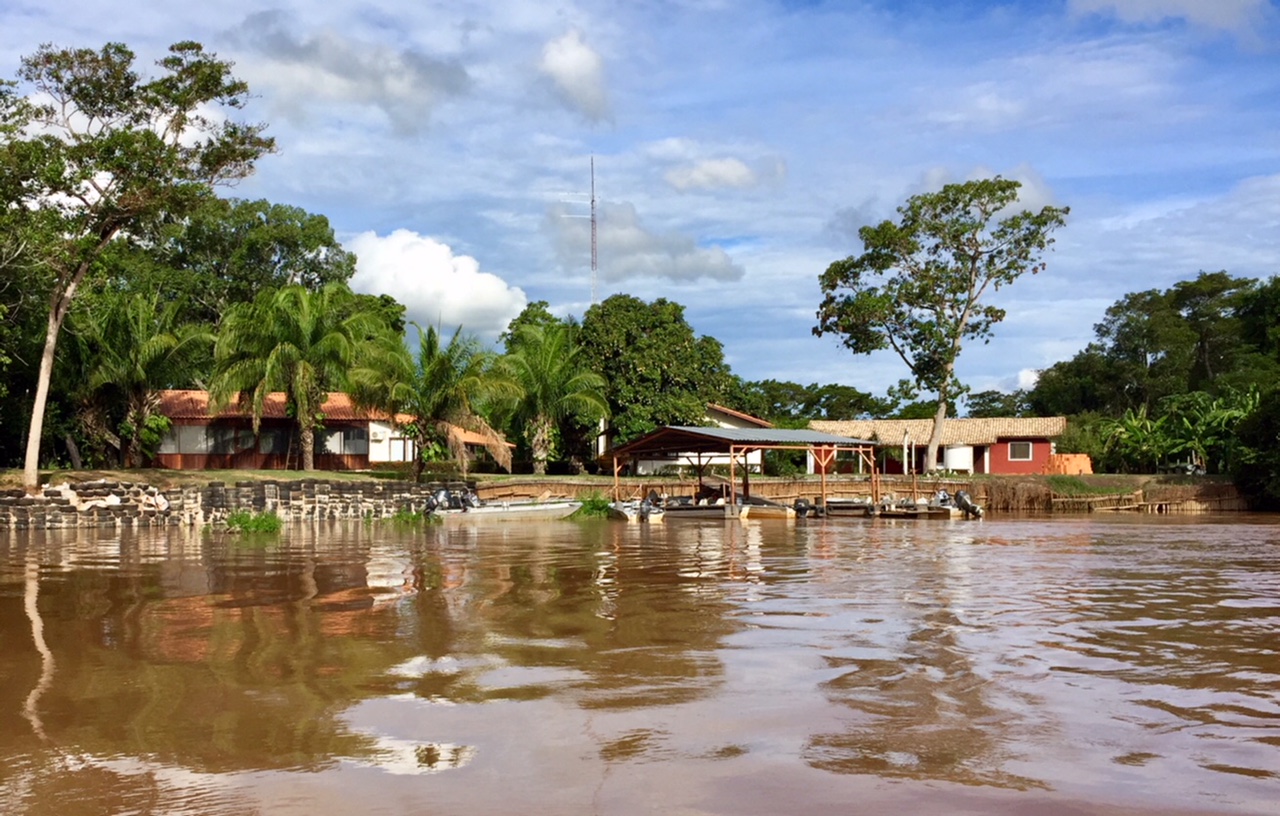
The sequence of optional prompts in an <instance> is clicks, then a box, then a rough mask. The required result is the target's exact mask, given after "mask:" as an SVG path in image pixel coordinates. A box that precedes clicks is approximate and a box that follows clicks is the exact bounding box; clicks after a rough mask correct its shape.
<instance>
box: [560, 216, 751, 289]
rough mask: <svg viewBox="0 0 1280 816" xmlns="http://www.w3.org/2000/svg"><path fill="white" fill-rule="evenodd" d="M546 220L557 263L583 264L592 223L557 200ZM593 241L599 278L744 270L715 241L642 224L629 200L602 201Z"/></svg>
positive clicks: (681, 278) (720, 274)
mask: <svg viewBox="0 0 1280 816" xmlns="http://www.w3.org/2000/svg"><path fill="white" fill-rule="evenodd" d="M547 224H548V227H549V231H550V232H551V235H552V240H553V242H554V244H555V248H556V255H557V258H558V260H559V262H560V265H561V266H562V267H563V268H565V269H567V270H573V269H581V268H583V267H584V266H587V264H588V259H589V258H590V253H591V222H590V221H589V220H588V219H586V218H582V217H579V216H577V215H576V214H572V213H570V212H569V211H568V208H567V207H566V206H564V205H557V206H555V207H553V208H552V209H551V211H550V212H549V213H548V218H547ZM596 244H597V250H598V252H597V255H598V258H599V263H598V267H599V271H598V274H599V280H600V281H601V282H602V283H625V282H628V281H633V282H634V281H640V280H645V279H655V278H661V279H666V280H670V281H675V282H682V283H692V282H694V281H699V280H716V281H735V280H740V279H741V278H742V276H743V274H744V270H743V268H742V267H741V266H739V265H738V264H736V263H734V261H733V259H732V258H730V257H729V254H728V253H726V252H725V251H724V250H723V249H721V248H720V247H718V246H699V245H698V243H697V241H695V240H694V239H693V237H692V236H689V235H684V234H681V233H677V232H669V231H668V232H662V231H658V230H654V229H651V228H650V227H648V226H646V225H645V224H644V222H643V221H642V220H641V218H640V214H639V213H638V212H637V211H636V208H635V206H634V205H633V204H630V203H627V202H621V203H602V204H601V205H600V207H599V212H598V218H597V230H596Z"/></svg>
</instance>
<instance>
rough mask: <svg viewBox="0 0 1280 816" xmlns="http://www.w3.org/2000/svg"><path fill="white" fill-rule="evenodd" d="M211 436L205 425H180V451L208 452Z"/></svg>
mask: <svg viewBox="0 0 1280 816" xmlns="http://www.w3.org/2000/svg"><path fill="white" fill-rule="evenodd" d="M208 452H209V436H208V434H206V433H205V426H204V425H179V426H178V453H208Z"/></svg>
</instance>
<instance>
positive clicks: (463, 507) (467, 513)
mask: <svg viewBox="0 0 1280 816" xmlns="http://www.w3.org/2000/svg"><path fill="white" fill-rule="evenodd" d="M581 506H582V502H580V501H577V500H574V499H551V500H548V501H539V500H534V499H517V500H515V501H500V502H486V501H482V500H481V499H480V497H478V496H477V495H476V494H475V493H474V492H472V491H470V490H467V491H451V490H448V489H443V488H442V489H441V490H438V491H436V493H435V495H433V496H432V497H431V501H430V502H429V503H428V506H427V511H428V512H429V513H430V514H431V515H433V516H436V517H438V518H440V519H442V520H444V521H446V522H450V521H451V522H459V523H475V522H485V521H553V520H556V519H563V518H568V517H569V516H571V515H573V514H574V513H575V512H576V511H577V510H578V508H579V507H581Z"/></svg>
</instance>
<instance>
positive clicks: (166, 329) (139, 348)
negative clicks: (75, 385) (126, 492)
mask: <svg viewBox="0 0 1280 816" xmlns="http://www.w3.org/2000/svg"><path fill="white" fill-rule="evenodd" d="M84 320H85V324H84V330H83V335H84V337H83V339H84V341H85V342H84V346H85V347H86V349H89V350H90V354H91V355H92V361H91V363H90V368H89V370H88V376H87V379H86V382H85V386H86V391H87V392H88V394H90V395H94V396H96V397H98V398H102V399H105V401H106V402H108V403H111V402H117V403H119V404H122V407H123V412H122V413H123V421H122V422H121V424H120V430H121V432H122V434H123V435H124V436H125V437H126V438H127V439H128V443H127V445H126V446H125V448H124V466H125V467H127V468H133V467H141V466H142V451H143V445H144V442H146V441H152V439H153V438H158V436H159V435H160V433H163V429H162V428H157V427H154V426H153V423H154V422H155V420H156V419H157V416H156V413H155V412H156V408H157V406H158V405H159V389H161V388H167V387H172V386H174V385H176V384H179V382H180V381H182V380H184V379H185V378H186V377H188V376H189V369H190V365H191V363H192V362H193V361H194V359H195V357H196V355H197V354H199V353H200V352H201V351H203V350H204V349H207V348H208V347H209V346H210V345H212V344H213V342H214V337H213V333H212V332H210V331H209V329H208V327H207V326H204V325H202V324H197V323H180V322H179V320H180V317H179V304H177V303H173V302H171V303H168V304H161V303H160V297H159V295H158V294H152V295H149V296H148V295H134V296H132V297H127V298H121V299H119V300H116V301H115V302H114V303H111V304H110V305H108V306H107V307H106V308H104V309H101V310H97V311H91V312H89V313H88V314H87V315H86V317H85V319H84ZM116 416H120V414H119V413H117V414H116Z"/></svg>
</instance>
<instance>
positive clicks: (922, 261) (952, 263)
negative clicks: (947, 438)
mask: <svg viewBox="0 0 1280 816" xmlns="http://www.w3.org/2000/svg"><path fill="white" fill-rule="evenodd" d="M1019 186H1021V185H1019V183H1018V182H1016V181H1012V180H1009V179H1003V178H1000V177H996V178H994V179H986V180H981V181H970V182H965V183H963V184H948V185H946V186H945V187H943V188H942V190H940V191H939V192H936V193H925V194H921V195H916V196H912V197H911V198H910V199H908V200H907V203H906V204H904V205H903V206H901V207H899V208H898V213H899V215H900V216H901V218H900V220H899V221H898V222H897V223H894V222H893V221H884V222H882V223H880V224H879V225H877V226H867V227H863V228H862V229H861V230H859V232H858V235H859V237H860V238H861V239H862V243H863V245H864V249H865V251H864V252H863V253H862V254H861V255H859V256H856V257H855V256H850V257H848V258H845V259H844V260H840V261H836V262H835V263H833V264H831V265H830V266H829V267H827V270H826V272H824V273H823V274H822V276H821V277H820V283H821V285H822V292H823V300H822V304H821V306H820V307H819V308H818V314H817V317H818V325H817V326H815V327H814V329H813V331H814V333H815V334H817V335H823V334H828V333H831V334H837V335H840V336H842V337H843V340H842V342H843V344H844V345H845V346H846V347H847V348H849V349H850V350H851V351H852V352H853V353H855V354H870V353H872V352H875V351H881V350H884V349H892V350H893V351H894V352H895V353H897V355H898V356H899V357H900V358H902V361H903V362H904V363H906V365H907V368H908V369H909V370H910V372H911V377H912V381H911V382H910V383H908V384H907V390H910V389H912V388H915V387H919V388H923V389H925V390H927V391H931V392H933V393H935V394H936V395H937V401H936V405H937V409H936V411H935V413H934V422H933V434H932V435H931V436H930V438H929V452H928V460H927V461H928V462H929V463H930V464H929V466H930V468H931V469H932V468H933V467H934V464H935V463H936V462H937V457H938V446H939V444H940V442H941V440H942V429H943V422H944V421H945V420H946V417H947V404H948V402H949V401H951V400H953V399H954V398H955V397H957V396H959V395H960V394H961V393H963V387H962V385H961V384H960V382H959V381H958V380H957V378H956V359H957V358H958V357H959V355H960V351H961V348H962V346H963V344H964V342H965V341H966V340H983V341H986V340H989V339H990V337H991V335H992V327H993V326H994V325H995V324H997V323H999V322H1000V321H1001V320H1003V319H1004V315H1005V312H1004V310H1003V309H1000V308H997V307H995V306H992V305H990V304H986V303H983V302H982V298H983V296H984V295H986V294H987V293H988V291H991V290H998V289H1000V288H1001V287H1003V286H1007V285H1009V284H1011V283H1013V282H1014V281H1016V280H1017V279H1018V278H1020V277H1022V275H1024V274H1026V273H1028V272H1029V273H1032V274H1035V273H1036V272H1039V271H1040V270H1041V269H1043V268H1044V265H1045V264H1044V262H1043V261H1042V260H1040V257H1041V254H1042V253H1043V252H1044V251H1046V250H1047V249H1048V248H1049V246H1050V245H1051V244H1052V243H1053V239H1052V237H1051V234H1052V232H1053V231H1054V230H1055V229H1057V228H1059V227H1061V226H1062V225H1063V224H1065V223H1066V216H1067V214H1068V212H1069V210H1068V208H1066V207H1044V208H1042V209H1041V210H1040V211H1039V212H1035V213H1033V212H1030V211H1028V210H1022V211H1020V212H1017V213H1013V214H1010V215H1005V216H1003V217H1000V215H1001V213H1002V212H1005V211H1007V210H1008V208H1011V207H1013V206H1014V205H1015V204H1016V202H1017V199H1018V188H1019ZM997 218H998V220H996V221H995V222H994V224H993V223H992V222H993V219H997Z"/></svg>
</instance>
